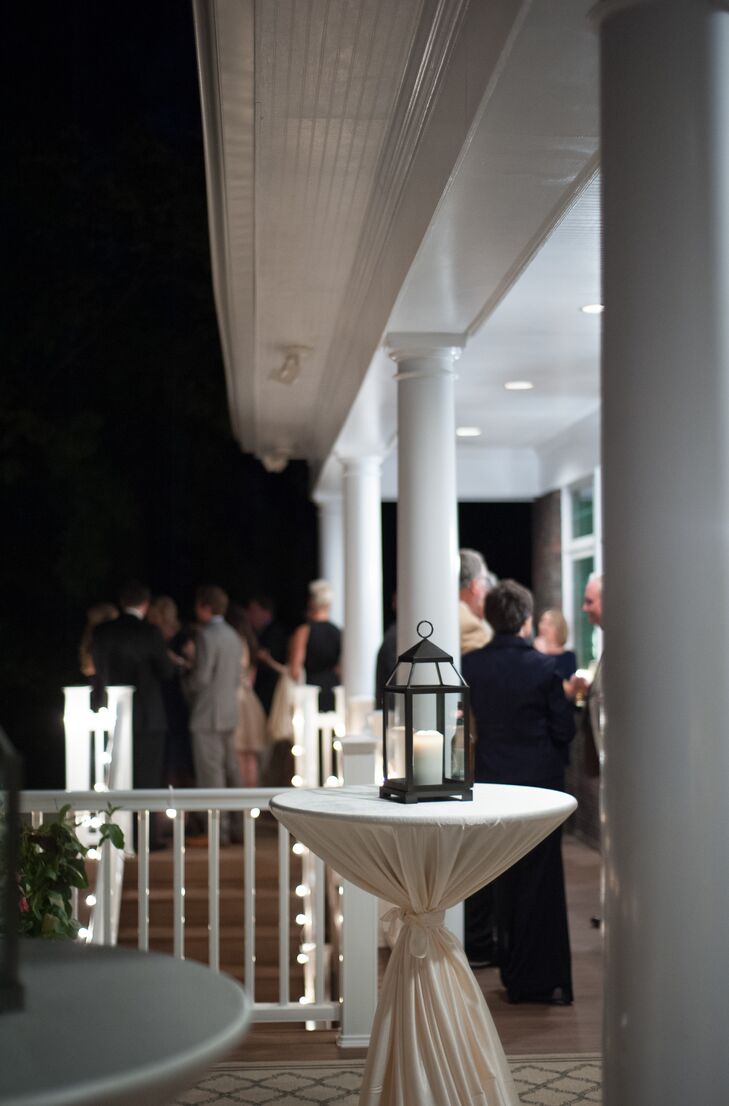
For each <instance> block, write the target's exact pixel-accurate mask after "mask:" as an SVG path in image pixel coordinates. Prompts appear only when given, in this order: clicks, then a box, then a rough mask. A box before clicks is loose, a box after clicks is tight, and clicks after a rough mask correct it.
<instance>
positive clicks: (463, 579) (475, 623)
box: [458, 549, 492, 656]
mask: <svg viewBox="0 0 729 1106" xmlns="http://www.w3.org/2000/svg"><path fill="white" fill-rule="evenodd" d="M459 556H460V570H459V576H458V586H459V603H458V621H459V625H460V631H461V656H465V655H466V653H472V652H473V650H474V649H481V648H482V647H483V646H484V645H486V644H488V642H489V641H491V637H492V632H491V627H490V626H489V624H488V622H486V621H485V619H484V603H485V600H486V595H487V593H488V590H489V576H488V569H487V568H486V562H485V561H484V559H483V557H482V556H481V554H480V553H477V552H476V550H475V549H461V551H460V554H459Z"/></svg>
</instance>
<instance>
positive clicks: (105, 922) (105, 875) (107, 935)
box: [98, 841, 113, 945]
mask: <svg viewBox="0 0 729 1106" xmlns="http://www.w3.org/2000/svg"><path fill="white" fill-rule="evenodd" d="M112 848H113V845H112V844H111V841H105V842H104V844H103V845H102V846H101V859H100V860H99V862H98V864H99V868H100V870H101V885H102V888H103V895H104V906H103V914H102V927H101V940H102V944H104V945H111V944H112V939H111V850H112Z"/></svg>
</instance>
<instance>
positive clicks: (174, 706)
mask: <svg viewBox="0 0 729 1106" xmlns="http://www.w3.org/2000/svg"><path fill="white" fill-rule="evenodd" d="M147 621H148V622H151V624H152V625H153V626H158V627H159V630H160V633H161V634H162V637H163V638H164V639H165V644H166V646H167V654H168V656H169V658H170V660H171V661H172V663H173V665H174V666H175V670H174V672H173V673H172V675H171V676H170V678H169V679H168V680H165V681H164V682H163V684H162V695H163V697H164V703H165V712H166V714H167V742H166V745H165V765H164V783H165V784H166V785H169V786H172V787H192V786H193V785H194V782H195V771H194V768H193V763H192V743H191V741H190V724H189V723H190V710H189V707H188V704H187V700H186V699H185V696H184V693H183V690H182V676H183V674H184V673H185V672H187V670H188V669H189V668H190V667H191V663H192V662H191V660H190V659H189V658H190V652H191V651H190V644H191V642H192V640H193V637H192V633H191V632H190V631H189V630H187V629H183V628H182V627H181V625H180V619H179V616H178V613H177V604H176V603H175V601H174V599H172V598H170V596H169V595H158V596H156V598H155V599H154V600H153V602H152V603H151V605H150V608H149V611H148V612H147Z"/></svg>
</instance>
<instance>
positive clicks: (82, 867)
mask: <svg viewBox="0 0 729 1106" xmlns="http://www.w3.org/2000/svg"><path fill="white" fill-rule="evenodd" d="M107 813H108V814H111V813H113V811H112V810H109V811H107ZM107 841H109V842H110V843H111V844H112V845H113V846H114V847H115V848H117V849H122V848H123V847H124V834H123V833H122V831H121V829H120V828H119V826H117V825H115V824H114V823H113V822H109V821H107V822H103V823H102V824H101V826H100V827H99V846H101V845H103V844H104V843H105V842H107ZM88 851H89V850H88V848H87V847H86V846H85V845H83V844H82V843H81V841H79V839H78V836H77V835H76V822H75V821H74V820H73V818H72V817H71V815H70V807H69V806H64V807H62V808H61V810H60V811H59V818H58V820H57V821H54V822H44V823H43V824H42V825H41V826H38V827H37V828H34V827H33V826H31V825H29V824H27V823H24V824H22V825H21V827H20V841H19V849H18V874H17V876H18V898H19V906H20V912H19V926H18V931H19V933H20V935H21V936H23V937H45V938H50V939H59V938H71V939H74V938H75V937H76V936H77V934H78V930H79V923H78V922H77V921H76V919H75V918H74V917H73V910H72V906H71V895H72V891H73V889H74V888H78V889H83V888H85V887H88V885H89V880H88V875H87V874H86V863H85V858H86V854H87V853H88Z"/></svg>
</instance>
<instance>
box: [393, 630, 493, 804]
mask: <svg viewBox="0 0 729 1106" xmlns="http://www.w3.org/2000/svg"><path fill="white" fill-rule="evenodd" d="M421 627H425V628H426V629H427V628H429V630H428V632H427V633H422V632H421ZM417 632H418V634H420V641H419V642H418V643H417V645H414V646H413V647H412V649H408V650H407V651H406V652H405V653H403V654H402V656H401V657H399V658H398V662H397V665H396V667H395V671H394V672H393V673H392V675H391V676H390V678H389V680H388V681H387V683H386V684H385V689H384V691H385V694H384V701H383V716H382V768H383V775H384V780H383V783H382V786H381V787H380V796H381V797H382V798H383V799H394V800H395V801H396V802H399V803H417V802H420V801H421V800H422V799H441V800H443V799H462V800H464V799H465V800H468V799H473V750H472V749H471V740H470V733H469V715H470V709H469V690H468V685H467V684H466V683H465V681H464V679H463V677H462V676H461V674H460V672H459V671H458V669H457V668H456V667H455V665H454V664H453V657H451V656H450V655H449V654H448V653H445V652H444V651H443V650H442V649H439V648H438V646H437V645H435V644H434V643H433V642H432V641H430V640H429V638H430V635H431V634H432V633H433V624H432V623H431V622H427V621H423V622H419V623H418V626H417ZM444 672H445V676H446V679H444Z"/></svg>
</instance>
